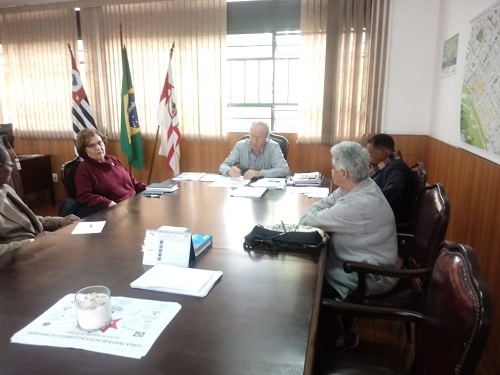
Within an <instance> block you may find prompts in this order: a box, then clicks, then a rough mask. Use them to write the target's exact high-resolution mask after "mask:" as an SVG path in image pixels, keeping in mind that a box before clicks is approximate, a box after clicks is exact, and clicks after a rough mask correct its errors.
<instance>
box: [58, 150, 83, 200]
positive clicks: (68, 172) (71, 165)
mask: <svg viewBox="0 0 500 375" xmlns="http://www.w3.org/2000/svg"><path fill="white" fill-rule="evenodd" d="M82 161H83V159H82V158H81V157H80V156H77V157H75V158H74V159H73V160H70V161H68V162H66V163H64V164H63V165H62V166H61V180H62V183H63V185H64V189H65V190H66V195H67V196H68V197H69V198H73V199H76V187H75V171H76V168H78V166H79V165H80V163H81V162H82Z"/></svg>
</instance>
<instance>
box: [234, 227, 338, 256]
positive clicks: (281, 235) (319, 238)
mask: <svg viewBox="0 0 500 375" xmlns="http://www.w3.org/2000/svg"><path fill="white" fill-rule="evenodd" d="M327 241H328V235H327V234H326V233H325V232H324V231H323V230H321V229H319V228H315V227H311V226H308V225H298V224H282V223H280V224H276V225H267V226H262V225H256V226H255V227H254V228H253V229H252V231H251V232H250V233H248V234H247V235H246V236H245V242H244V243H243V247H244V249H245V250H247V251H248V250H253V249H255V248H257V249H258V248H260V249H264V250H268V251H274V252H279V251H297V250H307V249H309V250H313V249H319V248H320V247H321V246H323V244H325V243H326V242H327Z"/></svg>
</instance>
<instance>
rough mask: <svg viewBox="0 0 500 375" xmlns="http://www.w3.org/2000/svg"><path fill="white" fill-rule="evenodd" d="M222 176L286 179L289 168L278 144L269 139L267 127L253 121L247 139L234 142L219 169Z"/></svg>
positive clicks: (261, 122)
mask: <svg viewBox="0 0 500 375" xmlns="http://www.w3.org/2000/svg"><path fill="white" fill-rule="evenodd" d="M219 173H220V174H221V175H224V176H230V177H239V176H243V178H244V179H245V180H251V179H253V178H260V177H286V176H288V175H290V168H289V167H288V163H287V161H286V160H285V158H284V156H283V152H282V151H281V148H280V146H279V145H278V143H276V142H275V141H273V140H272V139H269V125H267V124H266V123H265V122H263V121H255V122H253V123H252V126H251V127H250V133H249V135H248V138H246V139H242V140H240V141H238V142H236V145H235V146H234V148H233V150H232V151H231V153H230V154H229V156H228V157H227V158H226V160H224V162H223V163H222V164H221V165H220V167H219Z"/></svg>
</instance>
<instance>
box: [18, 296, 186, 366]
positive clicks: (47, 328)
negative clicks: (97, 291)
mask: <svg viewBox="0 0 500 375" xmlns="http://www.w3.org/2000/svg"><path fill="white" fill-rule="evenodd" d="M74 299H75V295H74V294H68V295H66V296H64V297H63V298H61V299H60V300H59V301H58V302H56V303H55V304H54V305H53V306H52V307H50V308H49V309H48V310H47V311H45V312H44V313H43V314H42V315H40V316H39V317H38V318H36V319H35V320H34V321H33V322H31V323H30V324H28V325H27V326H26V327H24V328H23V329H22V330H20V331H19V332H17V333H15V334H14V336H12V338H11V339H10V341H11V342H13V343H18V344H29V345H42V346H55V347H61V348H76V349H83V350H89V351H93V352H98V353H105V354H113V355H119V356H123V357H130V358H141V357H143V356H145V355H146V354H147V353H148V351H149V349H151V347H152V346H153V344H154V342H155V341H156V339H157V338H158V336H160V334H161V333H162V331H163V330H164V329H165V327H166V326H167V325H168V324H169V323H170V322H171V321H172V319H173V318H174V317H175V315H176V314H177V313H178V312H179V310H180V309H181V305H180V304H178V303H177V302H163V301H153V300H146V299H137V298H127V297H114V296H111V308H112V314H113V315H112V320H111V324H110V325H109V326H107V327H104V328H101V329H100V330H97V331H93V332H86V331H83V330H81V329H80V328H78V326H77V323H76V313H75V304H74V303H73V301H74Z"/></svg>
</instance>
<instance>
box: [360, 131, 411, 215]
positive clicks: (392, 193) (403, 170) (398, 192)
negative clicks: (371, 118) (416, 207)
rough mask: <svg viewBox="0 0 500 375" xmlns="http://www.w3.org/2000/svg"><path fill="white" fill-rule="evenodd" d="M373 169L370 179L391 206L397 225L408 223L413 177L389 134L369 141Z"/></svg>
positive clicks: (375, 136)
mask: <svg viewBox="0 0 500 375" xmlns="http://www.w3.org/2000/svg"><path fill="white" fill-rule="evenodd" d="M366 149H367V150H368V153H369V154H370V164H371V166H372V169H371V171H370V177H371V178H372V179H373V180H374V181H375V182H376V183H377V185H378V186H379V187H380V189H381V190H382V192H383V193H384V195H385V197H386V198H387V201H388V202H389V204H390V205H391V208H392V211H393V212H394V216H395V217H396V223H404V222H407V221H408V213H409V208H410V203H411V197H412V192H413V176H412V172H411V170H410V168H409V167H408V165H407V164H406V163H405V162H404V161H403V157H402V155H401V152H399V151H394V139H392V137H391V136H390V135H388V134H376V135H374V136H373V137H371V138H370V139H369V140H368V144H367V145H366Z"/></svg>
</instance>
